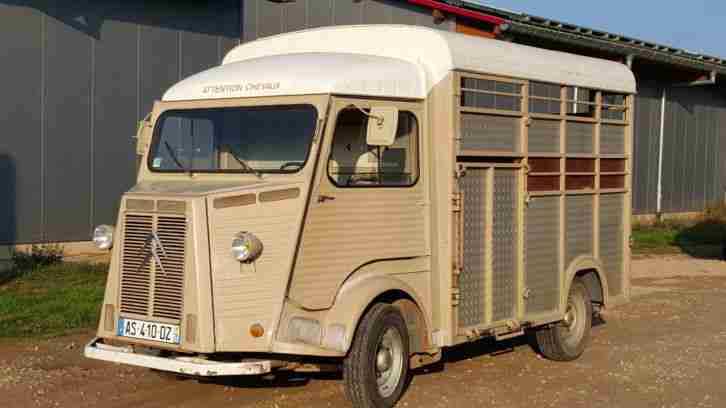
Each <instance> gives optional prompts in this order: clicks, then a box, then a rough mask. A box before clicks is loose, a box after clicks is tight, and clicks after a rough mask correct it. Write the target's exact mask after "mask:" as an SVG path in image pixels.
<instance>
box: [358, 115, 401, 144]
mask: <svg viewBox="0 0 726 408" xmlns="http://www.w3.org/2000/svg"><path fill="white" fill-rule="evenodd" d="M368 116H369V117H368V134H367V135H366V143H368V145H369V146H391V145H392V144H393V142H394V141H395V140H396V132H397V131H398V108H396V107H392V106H381V107H375V108H371V111H370V113H369V114H368Z"/></svg>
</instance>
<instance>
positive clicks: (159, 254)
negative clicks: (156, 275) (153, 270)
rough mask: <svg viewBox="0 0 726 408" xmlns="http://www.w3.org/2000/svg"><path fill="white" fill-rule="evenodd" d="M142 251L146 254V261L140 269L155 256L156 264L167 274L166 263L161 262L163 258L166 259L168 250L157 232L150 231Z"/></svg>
mask: <svg viewBox="0 0 726 408" xmlns="http://www.w3.org/2000/svg"><path fill="white" fill-rule="evenodd" d="M141 252H142V253H145V256H144V262H142V263H141V265H140V266H139V269H141V268H142V267H143V266H144V265H146V263H147V262H149V260H150V259H151V258H154V263H155V264H156V266H157V267H158V268H159V269H160V270H161V273H162V274H164V275H166V271H164V264H162V263H161V259H162V258H164V259H166V250H165V249H164V244H162V243H161V239H160V238H159V236H158V235H156V232H150V233H149V235H148V236H147V237H146V242H145V243H144V247H143V248H141Z"/></svg>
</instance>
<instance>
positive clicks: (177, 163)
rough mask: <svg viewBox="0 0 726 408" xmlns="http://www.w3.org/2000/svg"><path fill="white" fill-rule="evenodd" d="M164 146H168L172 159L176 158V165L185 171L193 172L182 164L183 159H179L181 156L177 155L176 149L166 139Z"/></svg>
mask: <svg viewBox="0 0 726 408" xmlns="http://www.w3.org/2000/svg"><path fill="white" fill-rule="evenodd" d="M164 146H166V150H167V151H168V152H169V155H170V156H171V159H172V160H174V163H176V165H177V166H179V168H180V169H182V170H184V172H185V173H189V174H191V172H192V170H191V169H187V168H186V167H184V165H183V164H182V162H181V160H179V157H178V156H177V155H176V153H175V152H174V149H172V147H171V145H170V144H169V142H167V141H164Z"/></svg>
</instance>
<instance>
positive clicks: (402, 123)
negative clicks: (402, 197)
mask: <svg viewBox="0 0 726 408" xmlns="http://www.w3.org/2000/svg"><path fill="white" fill-rule="evenodd" d="M368 120H369V118H368V116H367V115H366V114H365V113H363V112H361V111H360V110H359V109H357V108H349V109H344V110H342V111H341V112H340V113H339V114H338V119H337V121H336V126H335V133H334V135H333V144H332V147H331V153H330V159H329V160H328V176H329V177H330V180H331V181H332V182H333V184H335V185H336V186H337V187H384V186H388V187H406V186H412V185H414V184H416V181H417V180H418V175H419V163H418V122H417V120H416V116H415V115H414V114H413V113H411V112H407V111H401V112H400V113H399V117H398V131H397V133H396V138H395V140H394V143H393V144H392V145H391V146H369V145H368V144H367V143H366V131H367V127H368Z"/></svg>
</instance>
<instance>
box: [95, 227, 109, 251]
mask: <svg viewBox="0 0 726 408" xmlns="http://www.w3.org/2000/svg"><path fill="white" fill-rule="evenodd" d="M93 243H94V244H96V247H98V249H110V248H111V247H112V246H113V227H112V226H110V225H99V226H98V227H96V229H94V230H93Z"/></svg>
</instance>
